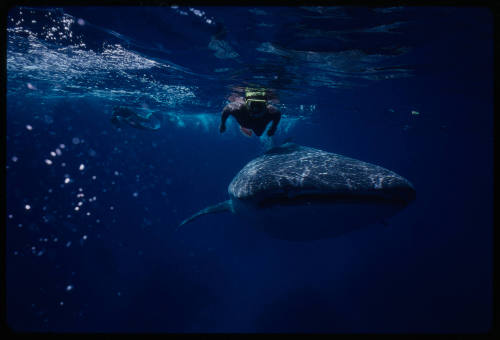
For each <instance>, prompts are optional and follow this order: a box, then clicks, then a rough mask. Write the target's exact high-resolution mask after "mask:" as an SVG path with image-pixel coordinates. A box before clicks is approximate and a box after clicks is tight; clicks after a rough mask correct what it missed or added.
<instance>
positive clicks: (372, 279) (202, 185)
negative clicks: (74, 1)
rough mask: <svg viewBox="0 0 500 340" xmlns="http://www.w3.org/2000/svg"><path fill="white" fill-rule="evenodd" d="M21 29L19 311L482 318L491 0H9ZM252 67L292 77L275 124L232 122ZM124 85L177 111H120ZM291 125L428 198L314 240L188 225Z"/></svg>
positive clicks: (158, 323)
mask: <svg viewBox="0 0 500 340" xmlns="http://www.w3.org/2000/svg"><path fill="white" fill-rule="evenodd" d="M7 40H8V41H7V111H6V113H7V137H6V139H7V164H6V167H7V170H6V173H7V182H6V184H7V203H6V207H7V208H6V213H7V216H6V217H5V221H6V236H7V237H6V241H7V242H6V278H7V280H6V292H7V295H6V296H7V309H6V310H7V324H8V325H9V326H10V327H11V329H13V330H15V331H54V332H202V333H209V332H287V333H288V332H323V333H337V332H349V333H352V332H354V333H358V332H370V333H377V332H384V333H392V332H418V333H421V332H425V333H434V332H436V333H461V332H485V331H488V330H489V329H490V327H491V323H492V243H493V241H492V214H493V185H492V184H493V155H492V153H493V129H492V123H493V41H492V14H491V12H490V11H489V10H488V9H486V8H455V7H442V8H439V7H418V8H405V7H394V8H381V9H376V8H363V7H357V8H349V7H334V8H333V7H332V8H328V7H309V8H306V7H304V8H302V7H288V8H272V7H260V8H250V7H248V8H247V7H234V8H232V7H207V8H189V7H186V8H183V7H162V8H152V7H135V8H126V7H108V8H106V7H95V8H94V7H68V8H13V9H11V11H10V12H9V14H8V30H7ZM245 86H265V87H268V88H271V89H273V90H275V91H276V93H277V94H278V96H279V103H278V104H276V106H277V107H278V108H279V109H280V110H281V112H282V114H283V116H282V119H281V122H280V125H279V127H278V130H277V132H276V134H275V136H274V137H273V139H274V141H273V142H272V141H271V140H270V139H269V138H268V137H266V136H265V135H264V137H261V138H258V137H255V136H253V137H251V138H248V137H246V136H244V135H243V134H241V133H240V132H239V129H238V126H237V124H236V122H235V121H234V120H233V119H232V118H230V119H229V122H228V128H227V131H226V132H225V133H224V134H220V133H219V131H218V124H219V121H220V113H221V111H222V109H223V107H224V106H225V105H226V104H227V102H228V101H227V100H228V97H229V96H230V95H231V94H232V93H234V92H235V91H237V89H238V88H244V87H245ZM116 105H122V106H127V107H130V108H132V109H134V110H136V111H138V112H139V111H140V112H154V113H158V114H161V115H162V116H163V124H162V126H161V128H160V129H159V130H158V131H144V130H138V129H134V128H131V127H128V126H125V127H123V128H120V129H117V128H116V127H115V126H113V125H112V124H111V123H110V117H111V111H112V108H113V107H114V106H116ZM290 138H291V140H292V141H293V142H295V143H297V144H301V145H305V146H310V147H315V148H318V149H321V150H325V151H329V152H334V153H338V154H342V155H345V156H348V157H352V158H356V159H359V160H363V161H366V162H370V163H374V164H377V165H381V166H383V167H385V168H388V169H390V170H393V171H395V172H397V173H398V174H401V175H402V176H404V177H406V178H408V179H409V180H410V181H411V182H412V183H413V185H414V186H415V188H416V192H417V199H416V200H415V201H414V202H413V203H412V204H410V205H409V206H408V207H407V208H406V209H404V210H403V211H401V212H400V213H399V214H397V215H396V216H394V217H393V218H392V219H390V220H389V222H388V225H387V226H382V225H371V226H367V227H366V228H363V229H360V230H358V231H353V232H351V233H348V234H345V235H342V236H340V237H337V238H332V239H325V240H318V241H308V242H288V241H283V240H277V239H273V238H270V237H269V236H268V235H267V234H264V233H261V232H258V231H255V230H253V229H251V228H244V227H242V223H241V221H240V220H239V219H238V217H237V216H234V215H231V214H219V215H209V216H206V217H203V218H200V219H199V220H197V221H196V222H194V223H192V224H189V225H187V226H185V228H184V229H182V230H181V231H179V232H175V228H176V226H177V225H178V224H179V222H180V221H182V220H183V219H184V218H186V217H188V216H189V215H191V214H192V213H194V212H196V211H198V210H200V209H202V208H204V207H206V206H208V205H211V204H214V203H217V202H220V201H223V200H226V199H227V198H228V194H227V186H228V184H229V182H230V181H231V179H232V178H233V176H234V175H235V174H236V173H237V172H238V171H239V170H240V169H241V168H242V167H243V166H244V165H245V164H246V163H247V162H248V161H250V160H251V159H253V158H255V157H257V156H258V155H260V154H262V153H263V152H264V151H265V150H266V149H268V148H269V146H270V145H271V143H275V144H279V143H281V142H283V141H285V140H287V139H290ZM311 223H314V217H313V216H312V217H311ZM331 223H332V225H335V223H336V221H335V220H333V221H331Z"/></svg>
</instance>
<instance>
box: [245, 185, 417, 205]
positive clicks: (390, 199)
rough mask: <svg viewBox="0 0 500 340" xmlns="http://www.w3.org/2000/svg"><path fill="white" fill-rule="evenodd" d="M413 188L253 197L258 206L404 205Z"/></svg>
mask: <svg viewBox="0 0 500 340" xmlns="http://www.w3.org/2000/svg"><path fill="white" fill-rule="evenodd" d="M415 198H416V193H415V190H414V189H413V188H410V187H408V188H393V189H386V190H377V191H375V192H364V193H362V192H349V193H320V192H316V193H314V192H312V193H311V192H308V193H307V192H306V193H298V194H289V193H288V194H287V193H281V194H275V195H271V196H268V197H260V198H258V199H255V198H254V199H253V201H254V202H255V204H256V205H257V206H258V207H260V208H268V207H272V206H275V205H292V206H293V205H308V204H393V205H401V206H405V205H407V204H409V203H410V202H412V201H413V200H415Z"/></svg>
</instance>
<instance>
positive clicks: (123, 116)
mask: <svg viewBox="0 0 500 340" xmlns="http://www.w3.org/2000/svg"><path fill="white" fill-rule="evenodd" d="M153 117H154V118H153ZM160 122H161V117H158V116H157V115H153V113H152V112H149V113H148V114H147V115H146V116H142V115H140V114H138V113H136V112H134V111H132V110H131V109H129V108H126V107H123V106H115V107H114V108H113V115H112V116H111V123H113V125H115V126H116V127H117V128H119V127H120V126H121V123H125V124H128V125H130V126H131V127H134V128H136V129H143V130H158V129H159V128H160Z"/></svg>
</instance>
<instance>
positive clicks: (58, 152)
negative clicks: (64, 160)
mask: <svg viewBox="0 0 500 340" xmlns="http://www.w3.org/2000/svg"><path fill="white" fill-rule="evenodd" d="M56 154H57V155H58V156H61V154H62V152H61V150H60V149H59V148H57V149H56Z"/></svg>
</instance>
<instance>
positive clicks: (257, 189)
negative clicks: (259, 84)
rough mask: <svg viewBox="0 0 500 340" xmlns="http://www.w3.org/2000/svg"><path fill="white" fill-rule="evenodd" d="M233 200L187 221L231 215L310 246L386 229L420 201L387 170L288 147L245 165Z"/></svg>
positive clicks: (233, 186) (410, 187)
mask: <svg viewBox="0 0 500 340" xmlns="http://www.w3.org/2000/svg"><path fill="white" fill-rule="evenodd" d="M228 193H229V197H230V198H229V200H227V201H224V202H221V203H218V204H216V205H213V206H210V207H208V208H205V209H203V210H201V211H199V212H197V213H196V214H194V215H192V216H191V217H189V218H187V219H186V220H184V221H183V222H182V223H181V224H180V225H179V227H181V226H183V225H185V224H186V223H189V222H192V221H193V220H194V219H196V218H198V217H199V216H202V215H205V214H209V213H217V212H223V211H229V212H232V213H234V214H236V215H239V216H241V217H243V218H244V219H245V220H246V221H247V222H249V223H250V224H251V225H252V227H254V228H255V229H257V230H261V231H263V232H266V233H268V234H269V235H270V236H271V237H274V238H278V239H284V240H295V241H306V240H317V239H324V238H331V237H336V236H339V235H341V234H344V233H347V232H349V231H352V230H356V229H358V228H361V227H363V226H366V225H370V224H374V223H384V222H385V221H386V219H387V218H389V217H391V216H393V215H395V214H396V213H398V212H399V211H401V210H402V209H403V208H405V207H406V206H407V205H408V204H409V203H410V202H412V201H413V200H414V199H415V196H416V193H415V189H414V187H413V185H412V184H411V183H410V182H409V181H408V180H407V179H405V178H403V177H402V176H400V175H398V174H396V173H395V172H393V171H390V170H387V169H385V168H383V167H380V166H377V165H373V164H370V163H366V162H362V161H359V160H356V159H353V158H349V157H345V156H342V155H338V154H334V153H330V152H326V151H322V150H318V149H314V148H310V147H305V146H300V145H297V144H294V143H285V144H283V145H280V146H277V147H275V148H272V149H271V150H269V151H267V152H266V153H264V154H263V155H261V156H260V157H257V158H255V159H254V160H252V161H250V162H249V163H248V164H247V165H245V166H244V167H243V168H242V169H241V170H240V171H239V172H238V174H237V175H236V176H235V177H234V178H233V180H232V181H231V183H230V184H229V187H228Z"/></svg>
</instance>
